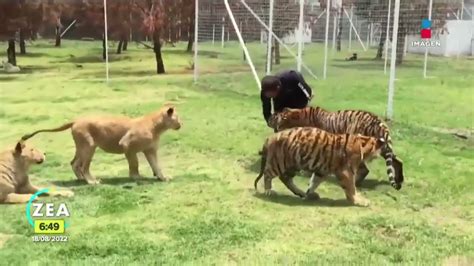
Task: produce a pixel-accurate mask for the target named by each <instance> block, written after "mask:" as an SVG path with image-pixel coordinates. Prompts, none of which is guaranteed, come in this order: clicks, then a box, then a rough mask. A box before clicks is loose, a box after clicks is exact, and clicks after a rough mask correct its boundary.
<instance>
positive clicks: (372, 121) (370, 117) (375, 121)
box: [269, 107, 404, 190]
mask: <svg viewBox="0 0 474 266" xmlns="http://www.w3.org/2000/svg"><path fill="white" fill-rule="evenodd" d="M269 124H270V125H271V126H272V127H273V128H275V129H276V130H277V131H280V130H284V129H288V128H293V127H317V128H320V129H323V130H325V131H328V132H330V133H335V134H343V133H348V134H361V135H365V136H371V137H376V138H384V139H385V140H386V145H385V146H384V148H383V149H382V157H383V158H384V160H385V165H386V168H387V176H388V180H389V182H390V184H391V186H392V187H394V188H395V189H397V190H398V189H400V188H401V185H402V183H403V181H404V180H403V179H404V177H403V170H402V166H403V165H402V162H401V160H399V159H397V158H396V155H395V154H394V153H393V148H392V138H391V137H390V130H389V128H388V126H387V125H386V124H385V122H384V121H383V120H382V119H380V118H379V117H378V116H376V115H375V114H372V113H370V112H366V111H361V110H340V111H336V112H329V111H326V110H324V109H323V108H320V107H306V108H303V109H289V108H285V109H284V110H283V112H281V113H278V114H275V115H273V116H272V117H271V118H270V121H269ZM394 164H396V165H397V167H398V168H399V171H398V172H397V171H396V169H395V167H394ZM397 173H398V174H397ZM396 174H397V175H396Z"/></svg>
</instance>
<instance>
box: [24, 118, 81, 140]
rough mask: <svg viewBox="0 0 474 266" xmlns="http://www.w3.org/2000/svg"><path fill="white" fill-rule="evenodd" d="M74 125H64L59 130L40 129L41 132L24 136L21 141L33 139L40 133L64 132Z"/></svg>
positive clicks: (72, 123) (71, 123) (70, 123)
mask: <svg viewBox="0 0 474 266" xmlns="http://www.w3.org/2000/svg"><path fill="white" fill-rule="evenodd" d="M72 125H74V122H69V123H67V124H64V125H62V126H60V127H57V128H51V129H40V130H37V131H35V132H33V133H31V134H26V135H24V136H23V137H21V140H27V139H29V138H31V137H33V136H34V135H36V134H38V133H41V132H59V131H64V130H66V129H69V128H71V127H72Z"/></svg>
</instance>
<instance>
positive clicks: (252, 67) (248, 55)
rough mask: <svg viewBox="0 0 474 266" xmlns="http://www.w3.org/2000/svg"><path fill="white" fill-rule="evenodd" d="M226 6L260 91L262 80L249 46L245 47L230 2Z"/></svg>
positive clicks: (225, 1)
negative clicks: (248, 48)
mask: <svg viewBox="0 0 474 266" xmlns="http://www.w3.org/2000/svg"><path fill="white" fill-rule="evenodd" d="M224 4H225V8H226V9H227V13H229V18H230V20H231V21H232V25H233V26H234V29H235V33H236V34H237V38H238V39H239V42H240V45H241V46H242V49H244V53H245V57H246V58H247V62H248V63H249V66H250V69H251V70H252V73H253V77H254V78H255V81H256V82H257V85H258V89H259V90H260V88H261V86H260V79H259V77H258V74H257V71H256V70H255V67H254V65H253V63H252V58H250V54H249V51H248V50H247V46H245V43H244V39H243V38H242V35H240V31H239V27H238V25H237V22H235V18H234V14H233V13H232V10H231V9H230V6H229V1H228V0H224Z"/></svg>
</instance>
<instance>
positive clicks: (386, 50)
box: [383, 0, 392, 74]
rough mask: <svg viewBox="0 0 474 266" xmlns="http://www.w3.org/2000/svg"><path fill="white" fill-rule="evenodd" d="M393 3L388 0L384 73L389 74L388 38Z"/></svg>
mask: <svg viewBox="0 0 474 266" xmlns="http://www.w3.org/2000/svg"><path fill="white" fill-rule="evenodd" d="M391 5H392V0H388V11H387V34H386V36H385V55H384V59H385V63H384V65H383V73H384V74H387V61H388V40H389V39H390V38H389V37H388V36H389V33H390V8H391Z"/></svg>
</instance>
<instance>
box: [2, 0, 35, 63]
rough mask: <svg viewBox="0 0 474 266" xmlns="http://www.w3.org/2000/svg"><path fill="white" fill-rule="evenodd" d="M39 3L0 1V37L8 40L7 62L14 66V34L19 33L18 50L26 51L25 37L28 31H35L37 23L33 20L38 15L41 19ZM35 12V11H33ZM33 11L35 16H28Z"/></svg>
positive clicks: (13, 0)
mask: <svg viewBox="0 0 474 266" xmlns="http://www.w3.org/2000/svg"><path fill="white" fill-rule="evenodd" d="M40 11H41V3H40V2H26V1H25V0H20V1H15V0H3V1H0V25H2V27H0V39H4V40H7V41H8V48H7V58H8V62H9V63H10V64H12V65H14V66H16V64H17V61H16V49H15V34H16V33H17V32H19V35H20V52H21V53H26V47H25V38H27V37H28V36H30V34H29V32H30V33H31V32H33V31H36V29H37V25H38V24H39V23H38V24H36V25H35V24H34V23H33V22H35V21H36V19H37V18H38V17H39V18H40V20H41V14H42V13H41V12H40ZM35 12H36V13H35ZM33 13H35V16H30V15H31V14H33Z"/></svg>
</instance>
